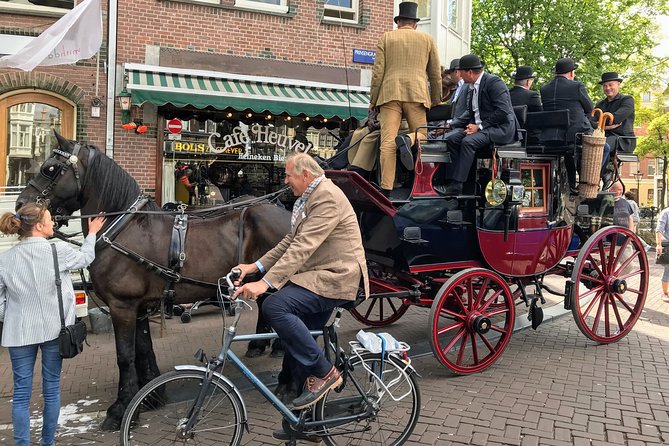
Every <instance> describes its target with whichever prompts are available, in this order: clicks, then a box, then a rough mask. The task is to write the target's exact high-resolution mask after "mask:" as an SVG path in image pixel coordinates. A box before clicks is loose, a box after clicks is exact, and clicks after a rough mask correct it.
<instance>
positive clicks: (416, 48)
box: [370, 25, 441, 190]
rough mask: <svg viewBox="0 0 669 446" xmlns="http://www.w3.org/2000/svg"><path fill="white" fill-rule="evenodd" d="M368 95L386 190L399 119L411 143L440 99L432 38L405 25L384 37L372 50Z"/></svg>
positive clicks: (390, 182)
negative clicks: (374, 113) (374, 112)
mask: <svg viewBox="0 0 669 446" xmlns="http://www.w3.org/2000/svg"><path fill="white" fill-rule="evenodd" d="M426 73H427V78H428V79H429V82H430V88H429V90H428V85H427V81H426ZM370 93H371V100H370V105H373V106H377V107H379V122H380V123H381V188H382V189H386V190H390V189H392V188H393V181H394V179H395V158H396V150H397V149H396V145H395V137H396V136H397V130H398V129H399V125H400V120H401V118H402V117H404V118H406V120H407V122H408V123H409V130H410V132H411V133H410V135H411V141H412V143H413V142H415V141H414V135H413V134H414V132H415V130H416V128H417V127H421V126H425V125H426V124H427V121H426V118H425V110H426V109H428V108H430V107H431V105H432V104H438V103H439V101H440V99H441V66H440V64H439V53H438V52H437V46H436V44H435V43H434V40H432V37H431V36H429V35H428V34H425V33H422V32H419V31H416V30H415V29H413V27H412V26H409V25H407V26H402V27H400V28H398V29H396V30H394V31H389V32H386V33H384V34H383V36H381V38H380V39H379V43H378V47H377V50H376V60H375V62H374V69H373V72H372V87H371V92H370ZM420 133H422V134H423V135H425V134H426V131H425V130H424V129H423V130H421V131H420Z"/></svg>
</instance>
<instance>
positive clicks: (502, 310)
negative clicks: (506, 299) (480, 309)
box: [483, 307, 509, 317]
mask: <svg viewBox="0 0 669 446" xmlns="http://www.w3.org/2000/svg"><path fill="white" fill-rule="evenodd" d="M508 312H509V309H508V308H506V307H504V308H501V309H499V310H493V311H491V312H489V313H483V315H484V316H485V317H492V316H497V315H498V314H503V313H508Z"/></svg>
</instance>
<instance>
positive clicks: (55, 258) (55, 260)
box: [49, 243, 65, 328]
mask: <svg viewBox="0 0 669 446" xmlns="http://www.w3.org/2000/svg"><path fill="white" fill-rule="evenodd" d="M49 245H51V254H52V255H53V272H54V274H55V275H56V291H57V292H58V312H59V313H60V328H65V313H64V312H63V290H62V288H61V284H62V281H61V280H60V272H59V271H58V253H57V252H56V245H54V244H53V243H49Z"/></svg>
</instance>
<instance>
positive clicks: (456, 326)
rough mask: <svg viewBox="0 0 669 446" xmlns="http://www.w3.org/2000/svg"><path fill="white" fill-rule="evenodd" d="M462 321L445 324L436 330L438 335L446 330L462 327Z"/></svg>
mask: <svg viewBox="0 0 669 446" xmlns="http://www.w3.org/2000/svg"><path fill="white" fill-rule="evenodd" d="M462 325H463V323H462V322H457V323H455V324H451V325H447V326H446V327H443V328H440V329H439V330H437V334H438V335H442V334H444V333H446V332H448V331H451V330H454V329H456V328H462Z"/></svg>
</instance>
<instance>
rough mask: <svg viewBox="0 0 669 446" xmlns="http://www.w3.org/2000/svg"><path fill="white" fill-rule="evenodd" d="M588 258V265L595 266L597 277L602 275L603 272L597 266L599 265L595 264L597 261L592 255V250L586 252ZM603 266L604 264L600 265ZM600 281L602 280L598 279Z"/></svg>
mask: <svg viewBox="0 0 669 446" xmlns="http://www.w3.org/2000/svg"><path fill="white" fill-rule="evenodd" d="M600 256H601V253H600ZM588 259H590V266H591V267H593V268H595V270H596V271H597V274H599V277H604V273H603V272H602V270H601V269H600V268H599V265H597V261H596V260H595V258H594V257H593V256H592V252H589V253H588ZM600 259H601V257H600ZM603 266H604V265H602V267H603ZM593 279H594V277H593ZM600 283H603V282H601V281H600Z"/></svg>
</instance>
